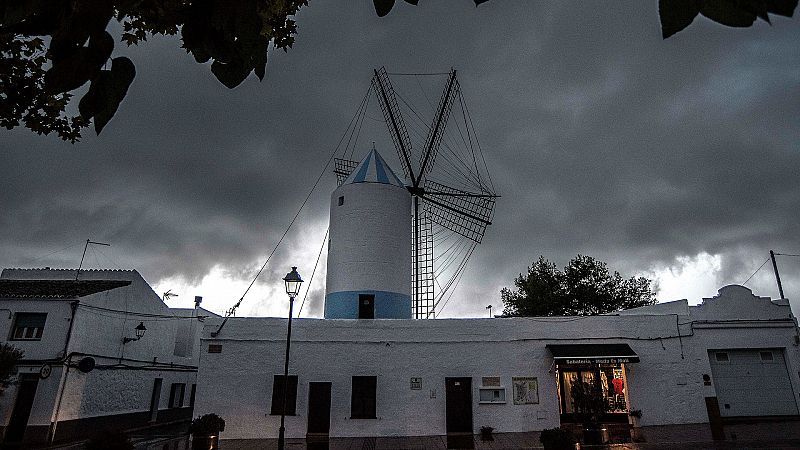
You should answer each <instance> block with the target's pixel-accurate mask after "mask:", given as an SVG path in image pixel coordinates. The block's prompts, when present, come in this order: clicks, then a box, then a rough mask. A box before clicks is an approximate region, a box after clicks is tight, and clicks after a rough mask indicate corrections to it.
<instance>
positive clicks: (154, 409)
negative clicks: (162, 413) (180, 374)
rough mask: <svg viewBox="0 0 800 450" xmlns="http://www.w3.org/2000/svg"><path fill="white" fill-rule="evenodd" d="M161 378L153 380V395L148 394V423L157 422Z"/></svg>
mask: <svg viewBox="0 0 800 450" xmlns="http://www.w3.org/2000/svg"><path fill="white" fill-rule="evenodd" d="M163 381H164V379H163V378H156V379H155V380H153V393H152V394H150V422H155V421H156V420H158V403H159V401H160V400H161V383H162V382H163Z"/></svg>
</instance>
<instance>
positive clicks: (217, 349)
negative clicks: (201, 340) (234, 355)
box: [208, 344, 222, 353]
mask: <svg viewBox="0 0 800 450" xmlns="http://www.w3.org/2000/svg"><path fill="white" fill-rule="evenodd" d="M208 353H222V344H208Z"/></svg>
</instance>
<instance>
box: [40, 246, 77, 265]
mask: <svg viewBox="0 0 800 450" xmlns="http://www.w3.org/2000/svg"><path fill="white" fill-rule="evenodd" d="M81 244H83V242H78V243H77V244H72V245H68V246H66V247H64V248H62V249H61V250H56V251H54V252H50V253H48V254H46V255H42V256H40V257H38V258H36V259H32V260H31V261H30V263H29V264H33V263H35V262H36V261H39V260H42V259H44V258H47V257H48V256H50V255H55V254H56V253H61V252H63V251H64V250H68V249H71V248H72V247H76V246H78V245H81Z"/></svg>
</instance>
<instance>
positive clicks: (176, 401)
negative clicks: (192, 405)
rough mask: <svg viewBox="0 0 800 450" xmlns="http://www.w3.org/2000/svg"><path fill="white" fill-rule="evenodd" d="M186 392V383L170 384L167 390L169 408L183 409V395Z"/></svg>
mask: <svg viewBox="0 0 800 450" xmlns="http://www.w3.org/2000/svg"><path fill="white" fill-rule="evenodd" d="M185 391H186V383H172V387H171V388H170V390H169V407H170V408H183V395H184V393H185Z"/></svg>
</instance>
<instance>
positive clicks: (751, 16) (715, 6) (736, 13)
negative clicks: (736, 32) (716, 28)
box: [700, 0, 756, 28]
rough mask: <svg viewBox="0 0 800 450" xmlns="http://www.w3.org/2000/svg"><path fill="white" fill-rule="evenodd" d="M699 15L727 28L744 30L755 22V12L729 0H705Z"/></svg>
mask: <svg viewBox="0 0 800 450" xmlns="http://www.w3.org/2000/svg"><path fill="white" fill-rule="evenodd" d="M700 14H702V15H704V16H706V17H708V18H709V19H711V20H713V21H714V22H717V23H721V24H722V25H726V26H729V27H739V28H746V27H749V26H751V25H753V22H755V21H756V14H755V12H753V11H749V10H748V9H746V8H745V7H744V4H740V3H738V2H734V1H731V0H705V1H704V2H703V6H702V7H701V8H700Z"/></svg>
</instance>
